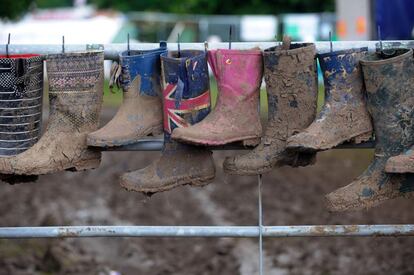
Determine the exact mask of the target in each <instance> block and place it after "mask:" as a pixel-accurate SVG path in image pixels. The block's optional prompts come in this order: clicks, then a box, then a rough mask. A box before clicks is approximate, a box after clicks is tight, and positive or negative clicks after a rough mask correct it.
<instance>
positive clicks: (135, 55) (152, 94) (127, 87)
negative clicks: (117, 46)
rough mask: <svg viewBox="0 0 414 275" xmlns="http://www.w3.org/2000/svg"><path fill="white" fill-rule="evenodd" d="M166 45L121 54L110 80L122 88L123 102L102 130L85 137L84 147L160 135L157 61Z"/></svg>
mask: <svg viewBox="0 0 414 275" xmlns="http://www.w3.org/2000/svg"><path fill="white" fill-rule="evenodd" d="M166 51H167V44H166V43H165V42H161V43H160V47H159V48H157V49H155V50H148V51H135V50H131V51H129V52H128V51H125V52H122V53H121V54H120V55H119V60H120V66H116V67H115V68H114V69H113V70H112V73H111V79H112V81H114V82H115V83H116V84H117V85H119V86H121V87H122V89H123V91H124V92H123V102H122V105H121V107H120V108H119V110H118V112H117V113H116V114H115V116H114V118H113V119H112V120H111V121H109V123H108V124H106V125H105V126H104V127H103V128H101V129H99V130H98V131H96V132H93V133H91V134H89V135H88V139H87V142H88V145H89V146H97V147H111V146H121V145H127V144H131V143H135V142H137V141H138V140H139V139H140V138H142V137H145V136H148V135H158V134H161V133H162V104H161V97H160V96H161V81H160V75H161V61H160V54H161V53H163V52H166Z"/></svg>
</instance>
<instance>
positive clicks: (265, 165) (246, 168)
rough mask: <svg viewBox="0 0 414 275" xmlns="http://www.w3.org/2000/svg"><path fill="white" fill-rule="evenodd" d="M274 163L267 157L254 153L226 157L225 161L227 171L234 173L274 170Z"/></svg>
mask: <svg viewBox="0 0 414 275" xmlns="http://www.w3.org/2000/svg"><path fill="white" fill-rule="evenodd" d="M272 168H273V164H272V162H271V161H270V160H267V159H266V158H259V157H258V156H255V154H254V153H253V154H252V153H247V154H244V155H239V156H233V157H226V158H225V160H224V162H223V169H224V172H225V173H228V174H232V175H246V176H249V175H258V174H262V173H266V172H269V171H270V170H272Z"/></svg>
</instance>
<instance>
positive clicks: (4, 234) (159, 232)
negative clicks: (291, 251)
mask: <svg viewBox="0 0 414 275" xmlns="http://www.w3.org/2000/svg"><path fill="white" fill-rule="evenodd" d="M262 232H263V237H269V238H279V237H370V236H414V224H405V225H391V224H388V225H387V224H379V225H294V226H263V227H262ZM258 236H259V227H258V226H46V227H1V228H0V238H2V239H6V238H7V239H10V238H71V237H77V238H78V237H82V238H85V237H173V238H178V237H183V238H190V237H215V238H224V237H231V238H257V237H258Z"/></svg>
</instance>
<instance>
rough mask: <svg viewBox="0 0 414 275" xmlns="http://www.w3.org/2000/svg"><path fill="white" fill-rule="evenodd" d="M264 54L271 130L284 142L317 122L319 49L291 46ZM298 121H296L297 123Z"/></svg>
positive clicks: (278, 47) (310, 46) (268, 50)
mask: <svg viewBox="0 0 414 275" xmlns="http://www.w3.org/2000/svg"><path fill="white" fill-rule="evenodd" d="M282 47H283V46H276V47H272V48H269V49H266V50H265V51H264V76H265V82H266V90H267V94H268V106H269V107H268V122H269V125H268V129H271V128H274V131H277V133H273V135H276V136H278V138H280V139H282V140H286V139H287V138H288V137H289V136H291V135H293V134H295V133H297V132H298V131H301V130H302V129H304V128H306V127H307V126H308V125H309V124H310V123H312V121H313V120H314V118H315V115H316V103H317V91H318V81H317V69H316V68H317V67H316V60H315V54H316V49H315V45H314V44H311V43H304V44H291V45H290V48H289V50H286V49H283V48H282ZM294 118H295V119H294Z"/></svg>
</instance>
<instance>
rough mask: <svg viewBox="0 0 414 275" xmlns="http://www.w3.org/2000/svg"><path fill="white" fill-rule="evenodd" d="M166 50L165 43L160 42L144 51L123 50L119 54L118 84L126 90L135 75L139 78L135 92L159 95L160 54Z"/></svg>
mask: <svg viewBox="0 0 414 275" xmlns="http://www.w3.org/2000/svg"><path fill="white" fill-rule="evenodd" d="M166 51H167V43H165V42H160V47H159V48H157V49H154V50H145V51H137V50H131V51H124V52H122V53H121V54H120V55H119V61H120V66H121V77H120V85H121V87H122V88H123V89H124V90H126V89H128V88H129V86H130V84H131V83H132V82H133V81H134V79H135V78H136V77H139V78H140V84H139V90H138V91H136V92H137V93H140V94H144V95H148V96H160V95H161V78H160V76H161V60H160V55H161V54H162V53H164V52H166Z"/></svg>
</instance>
